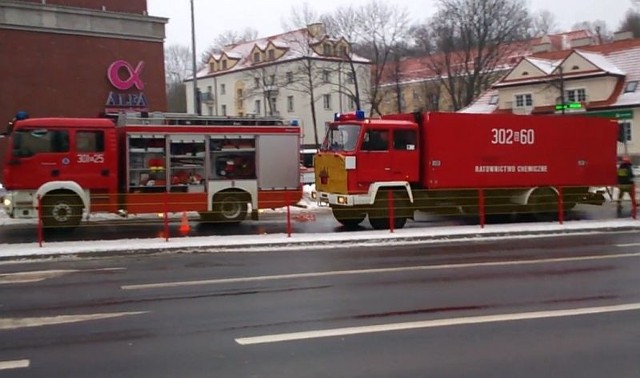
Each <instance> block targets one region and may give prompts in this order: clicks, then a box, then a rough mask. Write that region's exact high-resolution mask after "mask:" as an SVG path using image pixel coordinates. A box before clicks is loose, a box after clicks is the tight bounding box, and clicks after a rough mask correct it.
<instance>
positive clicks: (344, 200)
mask: <svg viewBox="0 0 640 378" xmlns="http://www.w3.org/2000/svg"><path fill="white" fill-rule="evenodd" d="M338 203H339V204H341V205H346V204H347V197H343V196H338Z"/></svg>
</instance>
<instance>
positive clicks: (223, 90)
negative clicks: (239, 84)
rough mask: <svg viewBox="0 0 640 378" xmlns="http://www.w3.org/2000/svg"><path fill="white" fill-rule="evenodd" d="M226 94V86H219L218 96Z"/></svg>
mask: <svg viewBox="0 0 640 378" xmlns="http://www.w3.org/2000/svg"><path fill="white" fill-rule="evenodd" d="M226 93H227V85H226V84H220V94H221V95H223V94H226Z"/></svg>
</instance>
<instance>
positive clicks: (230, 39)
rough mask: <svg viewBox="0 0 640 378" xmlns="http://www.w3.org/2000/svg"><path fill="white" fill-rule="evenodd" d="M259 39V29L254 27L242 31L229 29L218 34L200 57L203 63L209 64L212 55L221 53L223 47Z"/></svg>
mask: <svg viewBox="0 0 640 378" xmlns="http://www.w3.org/2000/svg"><path fill="white" fill-rule="evenodd" d="M256 39H258V31H257V30H255V29H252V28H246V29H244V30H243V31H242V32H237V31H235V30H227V31H224V32H223V33H222V34H220V35H218V36H217V37H216V38H215V39H214V41H213V43H212V44H211V45H210V46H209V47H208V48H207V49H206V50H205V51H204V53H202V57H201V59H200V61H201V63H202V64H207V63H208V62H209V59H210V58H211V55H213V54H215V53H220V52H221V51H222V48H223V47H225V46H228V45H233V44H236V43H243V42H249V41H253V40H256Z"/></svg>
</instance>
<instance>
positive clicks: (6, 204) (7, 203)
mask: <svg viewBox="0 0 640 378" xmlns="http://www.w3.org/2000/svg"><path fill="white" fill-rule="evenodd" d="M2 204H3V205H4V206H5V207H9V206H11V200H10V199H8V198H5V199H4V201H2Z"/></svg>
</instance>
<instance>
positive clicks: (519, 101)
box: [516, 93, 533, 108]
mask: <svg viewBox="0 0 640 378" xmlns="http://www.w3.org/2000/svg"><path fill="white" fill-rule="evenodd" d="M525 106H533V97H532V96H531V93H527V94H520V95H516V108H523V107H525Z"/></svg>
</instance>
